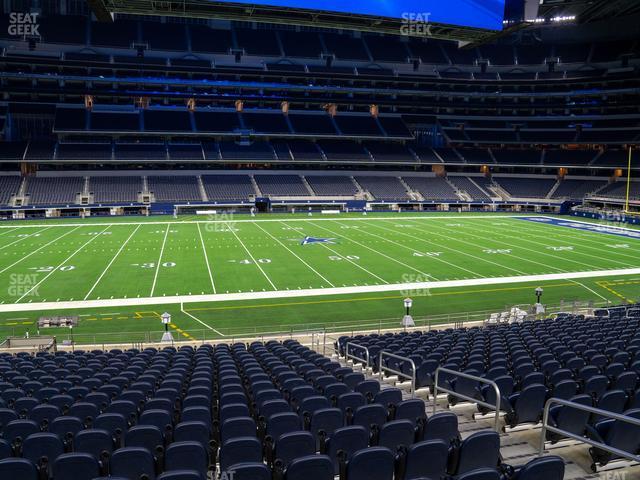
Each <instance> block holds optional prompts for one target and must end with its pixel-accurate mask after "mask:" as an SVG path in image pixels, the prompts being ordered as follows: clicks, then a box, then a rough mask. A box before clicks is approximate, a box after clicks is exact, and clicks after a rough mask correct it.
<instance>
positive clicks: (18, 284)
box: [7, 273, 38, 297]
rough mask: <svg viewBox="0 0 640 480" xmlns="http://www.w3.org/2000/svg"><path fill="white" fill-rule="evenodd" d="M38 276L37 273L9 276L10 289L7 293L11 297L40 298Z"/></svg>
mask: <svg viewBox="0 0 640 480" xmlns="http://www.w3.org/2000/svg"><path fill="white" fill-rule="evenodd" d="M36 285H38V274H36V273H12V274H11V275H10V276H9V288H8V289H7V293H8V295H9V296H10V297H24V296H27V295H29V296H31V297H37V296H38V288H37V287H36Z"/></svg>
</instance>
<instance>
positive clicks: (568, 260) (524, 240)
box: [470, 227, 629, 267]
mask: <svg viewBox="0 0 640 480" xmlns="http://www.w3.org/2000/svg"><path fill="white" fill-rule="evenodd" d="M494 228H495V227H494ZM495 229H497V230H499V231H505V230H504V229H501V228H499V227H497V228H495ZM470 235H473V234H470ZM497 235H499V236H501V237H503V238H511V236H510V235H507V234H504V233H497ZM476 237H477V238H482V237H479V236H476ZM520 241H522V242H527V243H531V244H532V245H539V246H541V247H543V248H546V247H548V246H549V245H548V244H546V243H541V242H536V241H534V240H529V239H527V238H524V237H520ZM505 245H509V246H513V247H514V248H516V247H515V246H514V245H513V244H509V243H505ZM517 248H522V249H524V250H527V251H529V252H535V253H538V254H540V255H545V256H547V257H553V258H556V259H557V258H558V257H557V256H556V255H553V254H551V253H546V252H543V251H541V250H533V249H531V248H527V247H522V246H518V247H517ZM577 253H579V254H580V255H583V256H585V257H591V258H597V259H598V260H602V259H603V258H602V256H597V255H592V254H590V253H585V252H577ZM560 259H561V260H562V261H566V262H571V263H575V264H578V265H582V266H583V267H591V266H592V265H590V264H588V263H584V262H580V261H578V260H571V259H570V258H566V257H560ZM605 260H606V261H608V262H613V263H617V264H618V265H623V266H629V263H627V262H620V261H618V260H612V259H610V258H608V259H605Z"/></svg>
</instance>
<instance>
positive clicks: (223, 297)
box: [0, 268, 640, 313]
mask: <svg viewBox="0 0 640 480" xmlns="http://www.w3.org/2000/svg"><path fill="white" fill-rule="evenodd" d="M620 275H621V276H624V275H640V268H623V269H617V270H600V271H588V272H563V273H550V274H545V275H521V276H513V277H491V278H475V279H468V280H448V281H434V282H419V283H396V284H387V285H367V286H358V287H338V288H311V289H305V290H276V291H267V292H243V293H224V294H215V295H176V296H171V297H170V296H166V297H147V298H114V299H106V300H87V301H67V302H41V303H23V304H20V303H18V304H16V303H13V304H4V305H0V313H8V312H34V311H40V310H43V311H44V310H67V309H87V308H106V307H137V306H145V305H147V306H148V305H179V304H184V303H215V302H230V301H239V300H261V299H276V298H299V297H326V296H329V295H353V294H359V293H376V292H397V291H406V290H420V289H429V290H435V289H443V288H455V287H478V286H484V285H507V284H513V283H533V282H548V281H554V280H575V279H580V278H600V277H613V276H620Z"/></svg>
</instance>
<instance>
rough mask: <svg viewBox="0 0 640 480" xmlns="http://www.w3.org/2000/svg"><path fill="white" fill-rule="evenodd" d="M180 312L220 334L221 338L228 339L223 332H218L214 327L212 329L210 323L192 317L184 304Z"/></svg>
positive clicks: (181, 305)
mask: <svg viewBox="0 0 640 480" xmlns="http://www.w3.org/2000/svg"><path fill="white" fill-rule="evenodd" d="M180 311H181V312H182V313H184V314H185V315H187V316H188V317H191V318H193V319H194V320H195V321H196V322H198V323H200V324H202V325H204V326H205V327H207V328H208V329H209V330H211V331H212V332H215V333H217V334H218V335H220V336H221V337H226V335H225V334H224V333H222V332H221V331H219V330H216V329H215V328H213V327H212V326H211V325H209V324H208V323H205V322H203V321H202V320H200V319H199V318H197V317H195V316H194V315H191V314H190V313H189V312H187V311H186V310H185V309H184V302H182V303H180Z"/></svg>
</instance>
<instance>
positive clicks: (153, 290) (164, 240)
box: [149, 224, 171, 297]
mask: <svg viewBox="0 0 640 480" xmlns="http://www.w3.org/2000/svg"><path fill="white" fill-rule="evenodd" d="M170 228H171V225H169V224H167V229H166V230H165V232H164V238H163V240H162V247H160V257H159V258H158V263H157V265H156V273H155V274H154V275H153V285H151V294H150V295H149V296H150V297H153V294H154V292H155V291H156V283H157V282H158V273H160V264H161V263H162V254H163V253H164V247H165V245H166V244H167V236H168V235H169V229H170Z"/></svg>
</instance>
